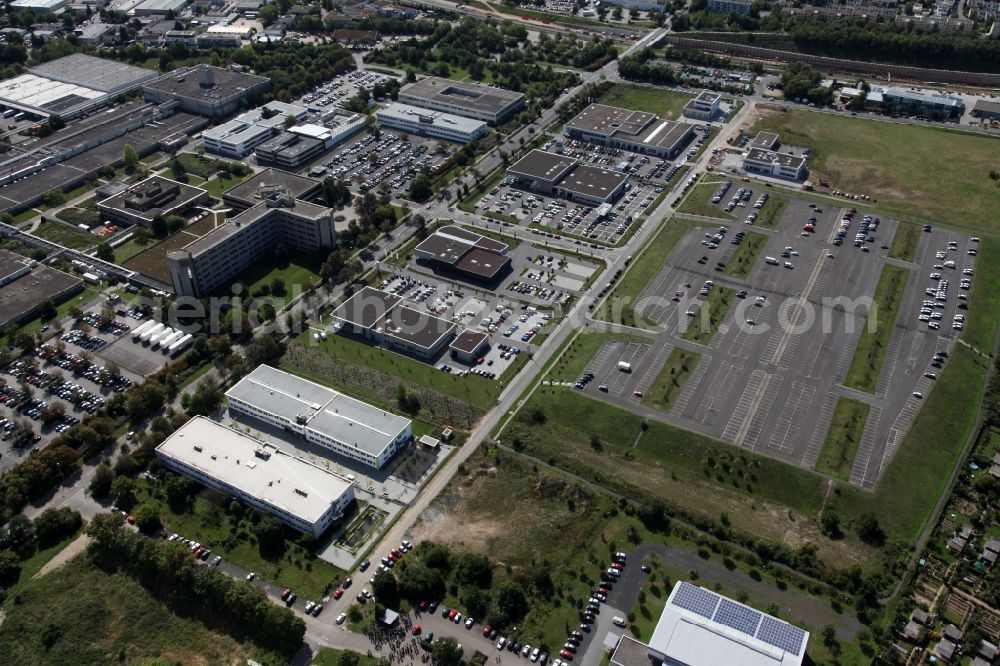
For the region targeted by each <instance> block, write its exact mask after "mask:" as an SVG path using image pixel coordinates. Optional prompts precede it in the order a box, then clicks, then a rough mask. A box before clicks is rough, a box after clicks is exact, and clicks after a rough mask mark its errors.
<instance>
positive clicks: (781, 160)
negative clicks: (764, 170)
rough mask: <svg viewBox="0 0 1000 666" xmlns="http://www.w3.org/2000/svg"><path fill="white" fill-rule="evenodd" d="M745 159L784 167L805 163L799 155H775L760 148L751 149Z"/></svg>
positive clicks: (804, 159)
mask: <svg viewBox="0 0 1000 666" xmlns="http://www.w3.org/2000/svg"><path fill="white" fill-rule="evenodd" d="M747 159H748V160H750V161H751V162H768V163H771V164H775V163H777V164H780V165H782V166H786V167H799V166H801V165H802V164H804V163H805V161H806V158H804V157H801V156H799V155H789V154H788V153H776V152H774V151H772V150H763V149H762V148H751V149H750V152H748V153H747Z"/></svg>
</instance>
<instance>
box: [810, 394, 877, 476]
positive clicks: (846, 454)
mask: <svg viewBox="0 0 1000 666" xmlns="http://www.w3.org/2000/svg"><path fill="white" fill-rule="evenodd" d="M869 409H870V406H869V405H868V404H866V403H863V402H860V401H858V400H852V399H850V398H838V399H837V408H836V409H834V410H833V420H832V421H831V422H830V429H829V430H828V431H827V433H826V442H824V443H823V450H822V451H820V454H819V460H817V461H816V471H817V472H823V473H824V474H829V475H830V476H834V477H837V478H838V479H843V480H844V481H847V480H848V479H849V478H850V475H851V467H852V466H853V465H854V456H855V455H856V454H857V452H858V444H859V443H860V442H861V433H863V432H864V430H865V423H866V422H867V421H868V411H869Z"/></svg>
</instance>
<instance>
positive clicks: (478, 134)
mask: <svg viewBox="0 0 1000 666" xmlns="http://www.w3.org/2000/svg"><path fill="white" fill-rule="evenodd" d="M375 117H376V118H378V123H379V125H381V126H382V127H387V128H390V129H396V130H400V131H402V132H407V133H408V134H416V135H418V136H426V137H430V138H432V139H444V140H446V141H456V142H458V143H469V142H470V141H475V140H476V139H481V138H483V137H484V136H486V122H485V121H483V120H473V119H472V118H463V117H462V116H456V115H453V114H451V113H444V112H442V111H430V110H428V109H421V108H420V107H418V106H411V105H409V104H390V105H389V106H387V107H385V108H384V109H379V110H378V111H377V112H376V113H375Z"/></svg>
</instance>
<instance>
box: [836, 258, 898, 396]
mask: <svg viewBox="0 0 1000 666" xmlns="http://www.w3.org/2000/svg"><path fill="white" fill-rule="evenodd" d="M909 276H910V272H909V271H907V270H906V269H903V268H899V267H898V266H886V267H885V268H883V269H882V277H880V278H879V281H878V286H877V287H875V299H874V303H873V304H872V310H871V311H870V312H869V313H868V318H867V320H866V321H865V328H864V330H862V331H861V337H860V338H858V346H857V348H856V349H855V350H854V358H853V359H852V360H851V367H850V369H849V370H848V371H847V378H846V380H845V381H844V386H848V387H850V388H855V389H858V390H859V391H865V392H867V393H874V392H875V385H876V384H877V383H878V375H879V371H880V370H881V369H882V361H883V360H884V359H885V353H886V350H887V348H888V347H889V339H890V338H891V337H892V329H893V327H894V326H895V324H896V315H897V314H898V313H899V304H900V301H902V300H903V292H904V291H905V289H906V280H907V278H908V277H909ZM872 317H875V322H874V324H875V325H874V326H872V325H871V324H872ZM873 329H874V330H873Z"/></svg>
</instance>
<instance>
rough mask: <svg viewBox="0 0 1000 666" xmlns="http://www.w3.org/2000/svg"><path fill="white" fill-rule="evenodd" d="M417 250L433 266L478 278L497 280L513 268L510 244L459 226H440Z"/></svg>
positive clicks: (418, 255)
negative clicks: (508, 250) (509, 255)
mask: <svg viewBox="0 0 1000 666" xmlns="http://www.w3.org/2000/svg"><path fill="white" fill-rule="evenodd" d="M414 254H415V255H416V257H417V259H418V260H420V261H424V262H426V263H428V264H430V265H431V266H434V267H437V268H441V269H443V270H447V271H453V272H455V273H458V274H460V275H463V276H465V277H468V278H472V279H474V280H479V281H487V282H492V281H495V280H496V279H497V278H498V277H499V276H501V275H503V274H505V273H506V272H507V270H508V269H509V268H510V257H508V256H507V245H505V244H504V243H501V242H499V241H495V240H493V239H492V238H486V237H485V236H480V235H479V234H477V233H473V232H471V231H467V230H465V229H462V228H461V227H456V226H446V227H441V228H440V229H438V230H437V231H435V232H434V233H433V234H431V235H430V236H428V237H427V238H425V239H424V240H423V241H421V243H420V244H419V245H417V247H416V249H415V250H414Z"/></svg>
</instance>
